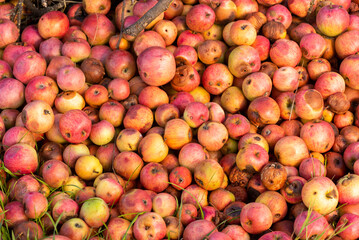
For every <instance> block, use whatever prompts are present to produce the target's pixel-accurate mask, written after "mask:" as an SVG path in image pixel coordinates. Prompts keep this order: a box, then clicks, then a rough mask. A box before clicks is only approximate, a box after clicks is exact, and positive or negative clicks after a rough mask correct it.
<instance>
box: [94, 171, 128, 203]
mask: <svg viewBox="0 0 359 240" xmlns="http://www.w3.org/2000/svg"><path fill="white" fill-rule="evenodd" d="M95 191H96V197H99V198H101V199H103V200H104V201H105V202H106V203H107V204H108V205H109V206H110V207H111V206H114V205H115V204H117V202H118V200H119V199H120V197H121V195H122V194H123V193H124V190H123V188H122V186H121V184H120V183H119V182H118V181H116V180H115V179H111V178H105V179H102V180H100V181H99V182H98V183H97V186H96V189H95Z"/></svg>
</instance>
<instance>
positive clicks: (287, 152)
mask: <svg viewBox="0 0 359 240" xmlns="http://www.w3.org/2000/svg"><path fill="white" fill-rule="evenodd" d="M274 155H275V156H276V158H277V160H278V161H279V162H280V163H281V164H283V165H285V166H293V167H297V166H299V165H300V163H301V162H302V160H303V159H305V158H308V157H309V151H308V147H307V145H306V144H305V142H304V140H303V139H301V138H300V137H297V136H286V137H283V138H281V139H279V141H278V142H277V143H276V145H275V146H274Z"/></svg>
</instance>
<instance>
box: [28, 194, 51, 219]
mask: <svg viewBox="0 0 359 240" xmlns="http://www.w3.org/2000/svg"><path fill="white" fill-rule="evenodd" d="M23 203H24V208H25V215H26V216H27V217H28V218H31V219H36V218H39V217H42V216H43V215H44V214H45V212H46V211H47V206H48V201H47V199H46V197H45V196H44V195H42V194H41V193H39V192H29V193H27V194H26V195H25V196H24V199H23Z"/></svg>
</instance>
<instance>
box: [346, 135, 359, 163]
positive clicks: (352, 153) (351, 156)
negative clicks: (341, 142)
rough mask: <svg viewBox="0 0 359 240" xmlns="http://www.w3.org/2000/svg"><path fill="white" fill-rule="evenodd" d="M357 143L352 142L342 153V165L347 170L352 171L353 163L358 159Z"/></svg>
mask: <svg viewBox="0 0 359 240" xmlns="http://www.w3.org/2000/svg"><path fill="white" fill-rule="evenodd" d="M358 149H359V142H353V143H351V144H349V146H347V148H346V149H345V151H344V154H343V159H344V163H345V165H346V166H347V168H349V169H353V165H354V162H355V161H356V160H357V159H359V151H358Z"/></svg>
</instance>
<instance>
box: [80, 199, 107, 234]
mask: <svg viewBox="0 0 359 240" xmlns="http://www.w3.org/2000/svg"><path fill="white" fill-rule="evenodd" d="M80 217H81V218H82V219H83V220H84V221H85V222H86V224H87V225H88V226H89V227H94V228H98V227H101V226H102V225H104V224H105V223H106V222H107V220H108V218H109V208H108V206H107V204H106V203H105V201H104V200H102V199H101V198H98V197H94V198H90V199H88V200H86V201H85V202H84V204H82V206H81V209H80Z"/></svg>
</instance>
